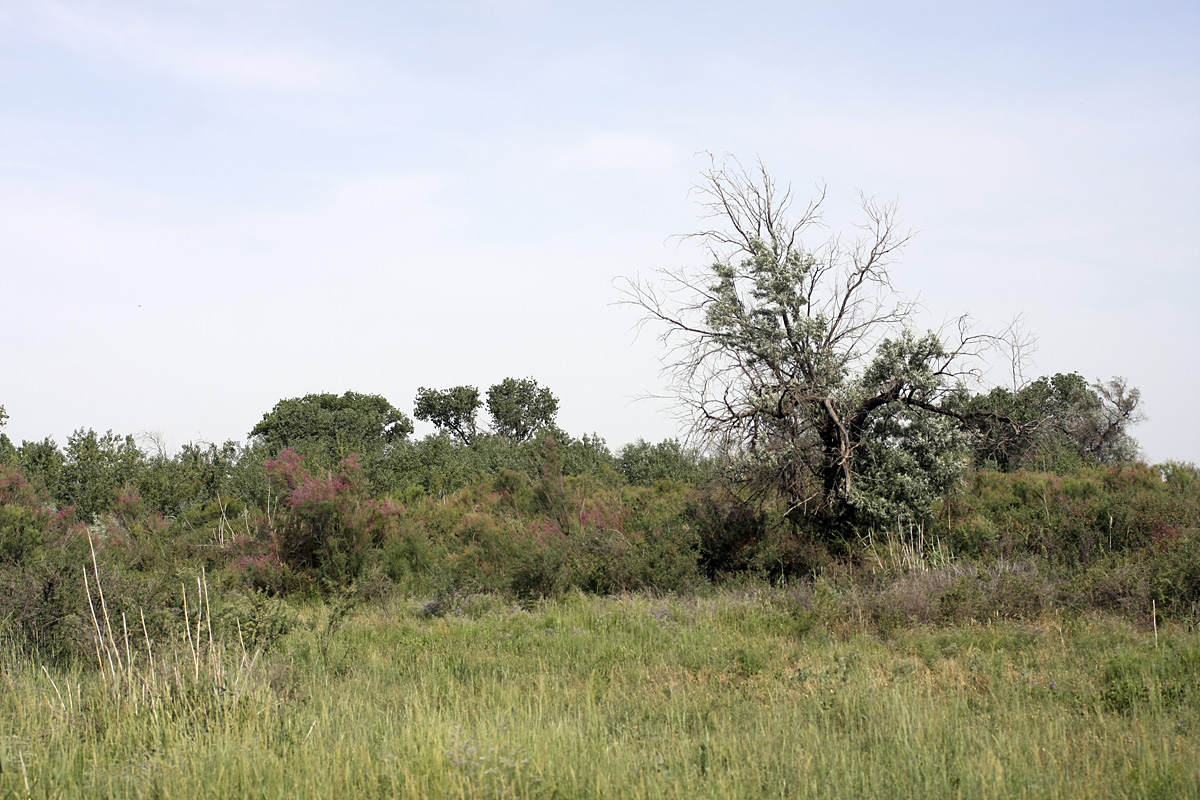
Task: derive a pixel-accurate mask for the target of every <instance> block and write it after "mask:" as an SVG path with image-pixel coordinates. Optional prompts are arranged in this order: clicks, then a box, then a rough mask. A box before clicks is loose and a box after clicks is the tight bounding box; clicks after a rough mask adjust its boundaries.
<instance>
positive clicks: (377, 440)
mask: <svg viewBox="0 0 1200 800" xmlns="http://www.w3.org/2000/svg"><path fill="white" fill-rule="evenodd" d="M412 431H413V425H412V420H410V419H409V418H408V417H407V416H406V415H405V414H404V412H402V411H400V410H399V409H397V408H395V407H394V406H393V405H392V404H391V403H389V402H388V401H387V399H385V398H383V397H381V396H379V395H377V394H359V393H358V392H346V393H345V394H343V395H341V396H340V397H339V396H338V395H336V394H309V395H305V396H304V397H297V398H291V399H287V400H280V401H279V402H278V403H276V404H275V407H274V408H273V409H271V410H270V411H268V412H267V413H266V414H263V418H262V421H261V422H259V423H258V424H257V425H255V426H254V428H253V429H252V430H251V431H250V436H252V437H255V438H257V439H258V440H259V441H261V442H263V443H264V444H265V445H266V446H267V448H268V450H269V452H270V453H272V454H278V453H279V451H280V450H282V449H283V448H285V447H292V448H294V449H296V450H298V451H301V452H303V453H305V454H307V455H309V456H315V457H317V458H318V459H320V460H321V461H322V463H321V466H326V467H330V466H333V464H336V463H337V462H338V461H340V460H341V459H343V458H346V457H347V456H349V455H351V454H354V453H358V454H360V455H364V456H366V455H371V454H378V453H381V452H382V451H383V450H384V449H386V448H387V446H388V445H392V444H395V443H398V442H401V441H403V440H404V438H405V437H406V436H408V434H410V433H412Z"/></svg>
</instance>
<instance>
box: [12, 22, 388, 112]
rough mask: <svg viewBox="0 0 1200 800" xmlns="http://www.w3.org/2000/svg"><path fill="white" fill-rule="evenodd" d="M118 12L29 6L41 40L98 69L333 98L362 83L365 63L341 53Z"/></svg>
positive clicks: (220, 86)
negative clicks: (120, 68)
mask: <svg viewBox="0 0 1200 800" xmlns="http://www.w3.org/2000/svg"><path fill="white" fill-rule="evenodd" d="M153 8H155V9H156V10H157V11H158V12H160V13H159V14H156V15H151V14H146V13H142V14H136V13H133V12H131V11H126V10H122V9H120V7H119V6H117V7H114V6H108V5H106V6H95V5H91V4H87V5H84V4H67V3H61V2H46V3H42V4H38V5H36V6H34V9H36V11H37V21H38V23H40V25H39V28H40V30H41V32H42V33H43V35H45V36H46V37H47V38H49V39H50V40H52V41H54V42H56V43H57V44H59V45H60V46H62V47H65V48H68V49H69V50H71V51H73V52H75V53H77V54H79V55H81V56H84V57H87V58H90V59H93V60H95V61H98V62H101V63H108V64H117V65H124V66H127V67H131V68H134V69H138V70H145V71H148V72H150V73H152V74H154V75H155V76H158V77H162V78H171V79H175V80H179V81H184V82H187V83H191V84H195V85H198V86H201V87H207V88H212V89H222V90H242V91H287V92H305V93H311V92H337V91H345V90H347V89H349V88H351V87H353V86H355V85H356V84H358V83H361V81H362V79H363V77H364V74H365V73H366V72H367V71H368V69H367V66H366V64H365V63H364V62H363V61H361V60H355V59H352V58H349V57H346V56H342V55H338V56H335V55H331V54H328V53H320V52H317V51H316V50H315V49H313V48H305V47H301V46H298V45H295V44H288V43H281V42H276V41H271V40H270V38H269V34H268V33H266V32H265V31H262V30H258V31H256V34H257V36H255V37H247V36H245V35H238V34H236V33H232V32H229V31H221V30H218V29H214V28H208V29H204V28H201V27H199V26H194V25H189V24H187V23H185V22H182V21H176V20H171V19H169V18H168V17H167V16H166V15H165V14H164V12H166V11H168V10H169V8H170V7H169V6H167V5H165V4H164V5H161V6H154V7H153Z"/></svg>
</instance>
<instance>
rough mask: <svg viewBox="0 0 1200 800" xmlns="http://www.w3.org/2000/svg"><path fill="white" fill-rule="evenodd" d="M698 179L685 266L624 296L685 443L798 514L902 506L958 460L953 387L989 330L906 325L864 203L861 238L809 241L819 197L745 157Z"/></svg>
mask: <svg viewBox="0 0 1200 800" xmlns="http://www.w3.org/2000/svg"><path fill="white" fill-rule="evenodd" d="M704 177H705V180H704V181H703V183H702V184H701V185H700V186H699V187H697V189H698V192H699V194H700V196H701V197H702V202H703V203H704V205H705V208H706V211H707V212H708V213H707V216H708V218H711V219H715V220H717V224H716V225H715V226H713V227H711V228H708V229H705V230H703V231H701V232H699V233H698V234H695V235H696V236H698V237H699V238H700V239H701V240H702V241H703V243H704V244H705V246H706V249H707V251H708V253H709V256H710V260H709V261H708V263H707V265H705V266H703V267H701V268H700V269H691V270H689V269H683V270H677V271H670V272H664V273H662V274H661V276H660V277H661V280H659V281H643V280H630V281H628V282H627V283H626V285H625V291H626V300H627V301H628V302H630V303H632V304H633V305H635V306H638V307H640V309H641V310H642V311H643V312H644V313H645V315H646V318H647V320H649V321H651V322H654V323H659V324H661V325H662V333H661V338H662V340H663V341H664V343H665V344H666V345H667V347H668V353H669V354H668V356H667V358H666V359H665V361H664V363H665V364H666V365H667V366H666V371H667V373H668V375H669V377H670V378H671V379H672V380H673V382H674V384H675V387H676V389H677V391H678V395H679V397H680V398H681V399H682V401H683V402H684V403H685V404H686V407H687V408H688V409H689V410H690V417H691V421H692V424H693V428H692V430H693V434H694V435H695V436H696V437H697V439H698V440H699V442H701V443H703V444H706V445H708V446H710V447H711V448H713V449H715V450H717V451H719V452H720V453H722V454H724V455H726V456H729V463H730V465H731V473H732V475H733V476H734V477H735V478H736V479H737V480H738V481H739V482H740V484H741V485H742V486H743V487H745V488H746V489H748V490H751V491H753V492H757V493H759V494H763V493H771V494H777V495H779V496H782V497H783V498H784V499H785V500H786V502H787V514H788V516H789V517H791V518H792V519H797V518H799V517H801V516H804V515H805V514H819V515H822V516H824V517H826V518H829V519H832V520H835V521H839V522H845V521H855V520H856V519H861V518H862V517H863V516H864V515H865V516H866V517H867V520H868V521H871V522H872V523H874V522H876V521H882V520H884V519H887V518H889V517H891V519H892V520H893V521H894V516H892V515H893V514H895V513H896V512H897V510H904V509H908V510H910V511H915V510H916V509H919V507H920V504H921V503H927V502H928V499H929V498H931V497H933V496H936V494H937V493H938V492H939V491H941V490H943V489H944V488H945V487H947V486H948V485H949V484H950V483H952V482H953V480H954V479H955V478H956V477H957V475H958V473H959V470H960V469H961V467H962V465H963V464H964V463H965V458H964V449H963V444H964V442H963V440H962V437H961V436H960V435H959V434H958V433H957V426H956V424H955V423H956V421H957V420H959V419H960V418H961V416H962V415H961V406H962V397H963V394H964V393H965V389H964V385H965V383H966V382H967V381H968V380H970V379H973V378H975V377H977V375H978V371H979V363H978V361H977V359H976V357H977V356H978V355H979V354H980V352H981V350H983V349H984V348H986V347H987V346H988V345H989V344H991V343H993V342H995V341H996V337H994V336H987V335H977V334H973V333H972V332H971V331H970V329H969V326H968V325H967V322H966V318H965V317H963V318H960V319H959V320H957V323H956V324H952V325H950V326H948V330H941V331H934V330H930V331H926V332H924V333H921V332H918V331H917V330H916V326H917V323H918V319H917V308H916V306H915V304H914V303H913V302H912V301H910V300H908V299H906V298H905V297H903V296H902V295H901V294H900V293H899V292H898V291H897V290H896V289H895V288H894V286H893V284H892V278H891V267H892V265H893V263H894V260H895V258H896V256H897V255H898V253H899V252H900V251H901V249H902V248H903V247H904V245H905V244H906V243H907V242H908V240H909V234H908V233H907V232H905V231H903V230H902V229H901V228H900V227H899V226H898V224H897V220H896V213H895V209H894V207H893V206H891V205H886V204H881V203H878V202H876V201H874V200H872V199H868V198H866V197H863V198H862V202H861V206H862V211H863V214H864V217H863V221H862V223H861V225H860V234H859V235H858V236H857V237H856V238H855V239H854V240H853V241H852V242H851V241H846V240H843V239H842V238H840V237H838V236H833V237H832V238H824V239H823V240H822V241H821V242H820V243H819V244H810V243H809V242H808V241H806V237H808V236H811V235H813V234H814V233H818V232H819V231H820V230H821V229H822V228H823V227H824V226H823V224H822V218H821V207H822V203H823V201H824V197H825V195H824V191H822V192H821V193H820V195H819V196H818V197H817V198H816V199H815V200H813V201H812V202H810V203H809V204H808V205H807V206H806V207H804V208H802V209H800V210H799V213H798V214H795V215H793V213H792V212H793V196H792V193H791V189H790V188H781V187H780V186H779V185H777V184H776V182H775V181H774V180H773V179H772V177H771V175H770V174H769V173H768V172H767V170H766V169H765V168H764V167H762V165H761V164H760V165H759V169H758V170H756V171H755V172H754V173H750V172H747V171H746V170H744V169H743V168H742V167H741V166H740V165H739V164H737V163H736V162H730V163H728V164H726V165H718V164H716V163H715V162H714V165H713V168H712V169H711V170H710V171H709V172H708V173H707V174H706V175H705V176H704Z"/></svg>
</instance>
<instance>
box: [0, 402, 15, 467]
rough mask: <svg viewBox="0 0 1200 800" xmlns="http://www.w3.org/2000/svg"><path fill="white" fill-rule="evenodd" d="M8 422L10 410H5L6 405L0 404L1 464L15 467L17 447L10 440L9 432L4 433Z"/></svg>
mask: <svg viewBox="0 0 1200 800" xmlns="http://www.w3.org/2000/svg"><path fill="white" fill-rule="evenodd" d="M7 423H8V412H7V411H5V410H4V406H0V464H3V465H4V466H7V467H15V466H16V465H17V448H16V447H14V446H13V443H12V441H10V440H9V438H8V434H6V433H4V430H3V429H4V426H5V425H6V424H7Z"/></svg>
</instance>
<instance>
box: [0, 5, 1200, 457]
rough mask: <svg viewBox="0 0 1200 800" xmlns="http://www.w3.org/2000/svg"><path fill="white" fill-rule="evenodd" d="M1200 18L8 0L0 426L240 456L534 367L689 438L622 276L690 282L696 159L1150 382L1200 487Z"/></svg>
mask: <svg viewBox="0 0 1200 800" xmlns="http://www.w3.org/2000/svg"><path fill="white" fill-rule="evenodd" d="M1197 42H1200V5H1197V4H1196V3H1195V2H1179V3H1159V2H1129V3H1097V2H1086V3H1084V2H1080V3H1070V2H1063V3H1046V2H1040V3H1023V2H1004V3H959V2H955V3H950V2H947V3H895V2H847V3H829V2H822V3H808V2H793V3H768V2H745V3H741V4H739V5H738V6H737V9H736V10H735V8H734V6H733V5H732V4H729V3H702V2H689V3H653V2H642V3H623V2H609V3H551V2H538V1H537V0H476V1H475V2H441V3H436V4H434V3H427V4H417V3H385V2H378V3H370V2H338V3H331V2H329V3H315V2H308V3H305V2H252V1H251V0H240V1H239V2H227V3H225V2H163V0H158V1H156V2H141V3H137V2H122V1H120V0H112V1H111V2H102V3H101V2H91V3H88V2H11V1H10V2H3V1H2V0H0V336H2V337H3V341H4V342H5V343H6V346H5V347H4V354H3V355H2V356H0V404H4V405H5V406H6V407H7V409H8V412H9V414H10V415H11V417H12V419H11V421H10V423H9V427H8V433H9V435H10V436H12V437H13V438H14V439H16V440H18V441H19V440H21V439H22V438H41V437H43V436H45V435H53V436H55V437H56V438H57V439H58V440H59V442H60V443H61V442H63V441H64V440H65V438H66V435H67V434H68V433H70V431H72V430H73V429H75V428H76V427H81V426H82V427H93V428H96V429H99V430H104V429H108V428H112V429H114V430H116V431H118V432H122V433H126V432H129V433H137V432H140V431H160V432H162V433H163V434H165V435H166V437H167V439H168V441H169V442H170V443H171V444H172V445H174V446H178V445H179V444H182V443H183V442H186V441H189V440H195V439H201V438H203V439H208V440H223V439H226V438H236V439H241V438H243V437H244V436H245V434H246V432H247V431H248V430H249V429H250V427H252V426H253V425H254V423H255V422H256V421H257V420H258V419H259V418H260V416H261V415H262V413H263V412H264V411H266V410H268V409H269V408H270V407H271V406H272V405H274V403H275V402H276V401H278V400H279V399H280V398H283V397H291V396H297V395H301V394H305V393H307V392H314V391H334V392H339V393H340V392H343V391H346V390H355V391H361V392H373V393H379V394H383V395H385V396H386V397H388V398H389V399H390V400H391V401H392V402H393V403H394V404H396V405H397V406H399V407H400V408H402V409H404V410H405V411H407V412H411V407H412V398H413V396H414V394H415V393H416V390H417V387H418V386H435V387H444V386H450V385H453V384H458V383H472V384H475V385H478V386H480V387H484V388H486V386H488V385H489V384H491V383H494V382H496V381H498V380H500V379H501V378H503V377H505V376H508V375H513V376H533V377H535V378H537V379H538V380H539V381H541V382H542V383H543V384H545V385H547V386H549V387H550V388H551V389H552V390H553V391H554V392H555V393H556V394H557V395H558V396H559V397H560V399H561V402H562V412H561V415H560V422H561V423H562V424H563V426H564V427H565V428H566V429H567V430H569V431H571V432H572V433H575V434H577V435H578V434H582V433H584V432H589V431H597V432H599V433H600V434H602V435H604V436H605V437H606V438H607V439H608V440H609V443H610V444H612V445H614V446H616V445H619V444H621V443H624V442H626V441H629V440H631V439H634V438H636V437H639V436H642V437H646V438H651V439H659V438H662V437H664V436H669V435H674V434H675V433H676V432H677V430H676V427H675V423H674V421H673V420H672V418H671V417H670V415H669V414H667V413H666V412H665V410H664V409H665V406H664V404H662V403H655V402H631V399H632V398H634V397H636V396H638V395H642V394H646V393H655V392H659V391H662V385H661V381H660V379H659V377H658V374H657V369H658V364H657V362H656V357H657V356H658V355H659V354H660V352H661V351H660V348H659V346H658V344H657V343H656V342H655V341H654V339H653V337H652V336H649V335H646V334H643V335H642V337H641V338H639V339H637V340H636V341H635V340H634V336H633V332H632V329H631V328H632V325H633V324H634V323H635V322H636V316H635V315H634V314H633V313H632V312H631V311H629V310H628V309H622V308H617V307H614V306H613V305H612V303H613V302H614V301H616V300H617V294H616V292H615V291H614V290H613V288H612V285H611V283H612V279H613V278H614V277H616V276H620V275H634V274H639V273H640V274H643V275H645V274H648V273H650V272H651V271H652V270H654V269H655V268H659V267H674V266H679V265H682V264H686V263H696V261H697V259H698V258H699V256H698V254H697V253H696V252H695V250H694V249H691V248H689V247H686V246H680V245H679V244H678V243H676V242H674V241H668V237H670V236H671V235H672V234H679V233H686V232H688V231H690V230H692V229H694V228H695V227H696V226H697V225H698V222H697V219H696V214H697V208H696V206H695V203H694V198H692V197H690V196H689V193H688V190H689V187H690V186H691V185H692V184H693V183H694V182H695V181H696V180H697V178H698V176H699V174H700V171H701V170H702V169H703V168H704V166H705V163H706V161H705V156H703V155H702V154H703V153H704V152H705V151H711V152H714V153H717V154H722V153H731V154H734V155H736V156H738V157H739V158H741V159H742V160H744V161H747V162H752V161H753V160H754V159H755V158H756V157H761V158H762V159H763V160H764V161H765V162H766V164H767V165H768V166H769V168H770V169H771V170H772V171H773V172H774V173H775V175H776V176H777V177H778V178H779V179H781V180H784V181H790V182H792V183H794V184H795V186H796V187H797V189H798V191H800V192H801V193H806V192H807V191H808V190H809V188H810V187H812V186H814V185H815V184H816V183H818V182H821V181H823V182H825V183H827V184H828V187H829V191H830V217H831V219H832V220H833V221H835V222H837V221H841V222H848V221H850V220H852V216H851V214H850V211H851V210H852V208H853V200H854V197H855V195H856V193H857V192H858V191H859V190H860V189H861V190H863V191H865V192H867V193H869V194H873V195H877V196H879V197H883V198H889V199H893V198H894V199H896V200H898V201H899V204H900V208H901V215H902V217H903V219H904V220H905V221H906V222H907V223H908V224H909V225H911V226H912V227H913V228H914V229H916V230H917V231H919V233H918V236H917V237H916V239H915V240H914V242H913V243H912V245H911V246H910V247H909V249H908V250H907V253H906V255H905V258H904V260H903V262H902V264H901V266H900V267H899V268H898V269H897V271H896V274H895V279H896V282H897V283H898V285H899V286H900V287H901V288H903V289H905V290H907V291H908V292H909V293H911V294H914V295H918V294H919V295H920V297H921V299H922V301H923V302H924V304H925V305H926V306H927V307H928V308H929V309H930V312H931V314H932V315H933V316H934V317H936V318H937V319H941V318H942V317H944V316H946V315H954V314H957V313H959V312H962V311H970V312H971V313H972V315H973V316H974V317H976V318H977V319H979V320H980V321H981V322H982V323H984V324H989V323H991V324H995V325H999V324H1001V323H1003V322H1004V321H1006V320H1007V319H1009V318H1011V317H1012V316H1013V315H1015V314H1017V313H1024V314H1025V315H1026V317H1027V319H1028V326H1029V328H1030V329H1031V330H1032V331H1033V332H1034V333H1036V334H1037V335H1038V337H1039V339H1040V348H1039V350H1038V352H1037V354H1036V364H1035V367H1036V369H1035V374H1043V373H1053V372H1058V371H1072V370H1077V371H1080V372H1082V373H1083V374H1084V375H1085V376H1086V377H1088V378H1097V377H1102V378H1108V377H1110V376H1112V375H1125V376H1128V378H1129V379H1130V381H1131V382H1132V383H1133V384H1134V385H1136V386H1139V387H1141V388H1142V390H1143V392H1144V395H1145V408H1146V411H1147V413H1148V414H1149V415H1150V421H1149V422H1147V423H1145V424H1144V425H1143V426H1141V427H1140V428H1138V429H1137V430H1136V431H1135V433H1136V434H1137V435H1138V436H1139V438H1140V439H1141V440H1142V443H1143V446H1144V448H1145V450H1146V455H1147V456H1148V457H1149V458H1151V459H1152V460H1162V459H1166V458H1178V459H1190V460H1196V461H1200V424H1197V423H1196V421H1195V419H1196V418H1195V412H1194V405H1195V404H1194V398H1195V397H1196V396H1198V395H1200V378H1198V377H1197V358H1196V356H1195V355H1194V353H1193V351H1194V350H1195V348H1196V346H1197V343H1198V342H1200V322H1198V316H1197V308H1198V306H1200V256H1198V255H1197V250H1196V248H1195V246H1194V244H1193V239H1194V238H1195V235H1196V234H1197V232H1200V231H1198V228H1200V47H1198V46H1197Z"/></svg>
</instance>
